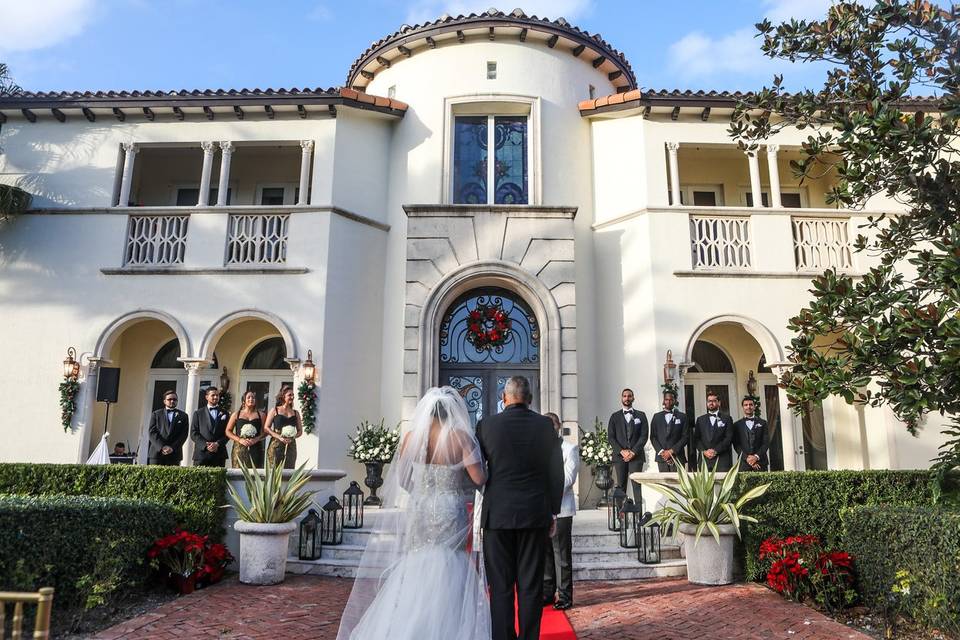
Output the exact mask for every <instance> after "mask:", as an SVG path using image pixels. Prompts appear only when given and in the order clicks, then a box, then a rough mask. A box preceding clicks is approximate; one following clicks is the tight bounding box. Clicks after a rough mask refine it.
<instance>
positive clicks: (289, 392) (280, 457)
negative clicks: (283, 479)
mask: <svg viewBox="0 0 960 640" xmlns="http://www.w3.org/2000/svg"><path fill="white" fill-rule="evenodd" d="M276 404H277V406H275V407H274V408H273V409H271V410H270V413H268V414H267V422H266V424H265V425H264V427H263V430H264V431H266V432H267V434H268V435H269V436H270V445H269V446H268V447H267V458H268V459H269V460H271V461H273V463H274V465H280V464H282V465H283V468H284V469H293V468H295V467H296V466H297V440H296V439H297V438H299V437H300V436H302V435H303V423H302V422H301V421H300V412H299V411H297V410H296V409H294V408H293V387H283V388H282V389H280V393H278V394H277V402H276ZM288 426H292V427H296V429H297V435H295V436H294V437H292V438H284V437H283V436H282V435H280V433H281V432H282V431H283V428H284V427H288Z"/></svg>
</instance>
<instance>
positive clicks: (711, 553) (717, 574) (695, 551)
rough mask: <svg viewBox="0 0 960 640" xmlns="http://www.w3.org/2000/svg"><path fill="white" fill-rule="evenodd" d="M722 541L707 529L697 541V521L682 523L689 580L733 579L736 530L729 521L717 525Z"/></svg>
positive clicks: (710, 582) (711, 582)
mask: <svg viewBox="0 0 960 640" xmlns="http://www.w3.org/2000/svg"><path fill="white" fill-rule="evenodd" d="M717 529H719V530H720V544H717V541H716V540H714V539H713V535H711V534H710V532H709V531H707V530H705V531H704V532H703V533H702V534H701V535H700V540H699V541H698V542H696V543H694V539H695V537H696V533H697V527H696V525H692V524H681V525H680V533H682V534H683V549H684V552H685V554H686V557H687V580H688V581H689V582H692V583H694V584H708V585H721V584H730V583H731V582H733V559H734V557H733V549H734V541H735V539H736V535H737V531H736V529H734V528H733V525H730V524H720V525H717Z"/></svg>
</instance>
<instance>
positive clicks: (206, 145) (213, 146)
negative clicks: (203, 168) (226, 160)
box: [200, 140, 217, 155]
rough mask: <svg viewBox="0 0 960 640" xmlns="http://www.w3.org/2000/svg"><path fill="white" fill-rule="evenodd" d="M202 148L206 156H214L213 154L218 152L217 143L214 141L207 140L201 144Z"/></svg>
mask: <svg viewBox="0 0 960 640" xmlns="http://www.w3.org/2000/svg"><path fill="white" fill-rule="evenodd" d="M200 148H201V149H203V152H204V153H205V154H207V153H209V154H211V155H213V153H214V152H215V151H216V150H217V143H216V142H213V141H212V140H205V141H204V142H201V143H200Z"/></svg>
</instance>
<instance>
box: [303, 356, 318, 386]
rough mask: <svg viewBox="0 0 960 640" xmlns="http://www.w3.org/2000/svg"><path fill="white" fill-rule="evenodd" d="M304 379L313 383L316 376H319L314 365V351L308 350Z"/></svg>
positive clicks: (304, 366)
mask: <svg viewBox="0 0 960 640" xmlns="http://www.w3.org/2000/svg"><path fill="white" fill-rule="evenodd" d="M300 366H301V367H303V369H302V371H303V379H304V380H308V381H310V382H313V378H314V376H315V375H316V374H317V367H316V365H315V364H313V350H312V349H307V359H306V360H305V361H304V362H303V364H302V365H300Z"/></svg>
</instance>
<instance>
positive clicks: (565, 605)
mask: <svg viewBox="0 0 960 640" xmlns="http://www.w3.org/2000/svg"><path fill="white" fill-rule="evenodd" d="M572 606H573V603H572V602H570V601H569V600H560V601H559V602H557V603H556V604H554V605H553V608H554V609H556V610H557V611H566V610H567V609H569V608H570V607H572Z"/></svg>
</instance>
